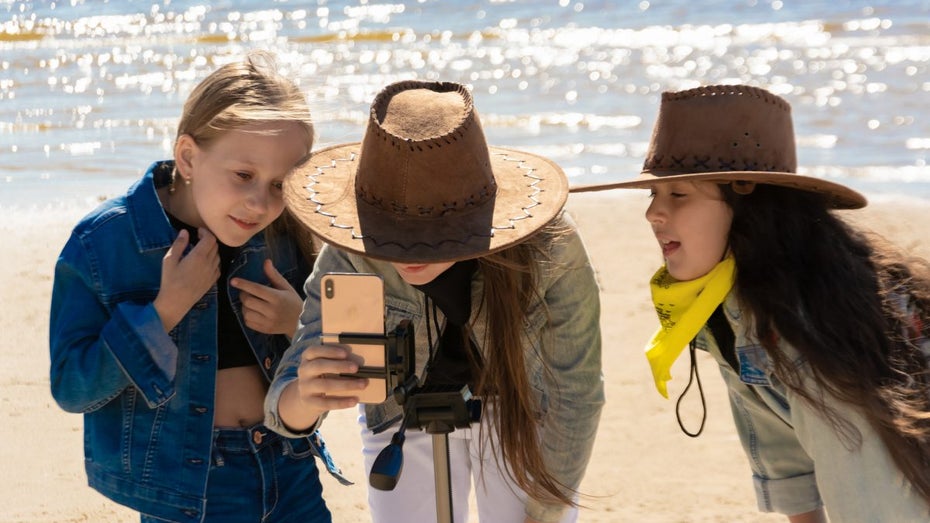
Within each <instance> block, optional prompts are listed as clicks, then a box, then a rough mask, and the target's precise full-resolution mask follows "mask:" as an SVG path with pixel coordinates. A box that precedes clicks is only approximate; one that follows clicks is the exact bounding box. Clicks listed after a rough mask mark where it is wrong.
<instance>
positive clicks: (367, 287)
mask: <svg viewBox="0 0 930 523" xmlns="http://www.w3.org/2000/svg"><path fill="white" fill-rule="evenodd" d="M320 315H321V319H322V335H321V340H322V342H323V343H324V344H339V345H342V346H345V347H347V348H348V349H349V351H350V352H351V354H350V355H349V358H350V359H352V360H353V361H355V362H356V363H357V364H358V367H359V371H358V372H356V373H352V374H339V376H341V377H345V378H360V377H363V378H368V386H367V387H365V389H363V390H361V391H358V392H357V393H353V394H349V393H346V394H341V395H335V394H334V395H332V396H356V397H358V399H359V402H361V403H381V402H382V401H384V400H385V399H387V394H388V392H387V372H388V370H387V368H386V365H385V351H386V349H385V345H384V339H385V336H384V334H385V333H384V282H383V280H382V279H381V277H380V276H378V275H377V274H363V273H327V274H324V275H323V278H322V279H321V281H320Z"/></svg>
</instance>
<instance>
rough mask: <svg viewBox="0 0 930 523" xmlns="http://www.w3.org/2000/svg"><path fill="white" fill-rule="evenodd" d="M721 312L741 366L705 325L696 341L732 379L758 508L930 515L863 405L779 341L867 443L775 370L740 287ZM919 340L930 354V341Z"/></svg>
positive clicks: (900, 518) (833, 516) (807, 381)
mask: <svg viewBox="0 0 930 523" xmlns="http://www.w3.org/2000/svg"><path fill="white" fill-rule="evenodd" d="M902 305H904V306H907V305H906V304H904V303H902ZM724 312H725V314H726V317H727V320H728V321H729V322H730V325H731V327H732V328H733V332H734V335H735V337H736V341H735V347H736V357H737V362H738V369H739V370H738V371H737V370H734V369H733V368H732V367H731V366H730V365H729V364H728V363H727V362H726V360H725V359H724V357H723V355H722V354H721V352H720V349H719V348H718V347H717V344H716V342H715V341H714V338H713V335H712V334H711V332H710V331H709V329H707V328H706V327H705V328H704V330H702V331H701V333H700V334H699V335H698V337H697V340H696V343H697V346H698V347H699V348H702V349H705V350H708V351H709V352H710V353H711V354H712V355H713V356H714V359H716V361H717V363H718V364H719V367H720V372H721V374H722V375H723V378H724V381H725V382H726V384H727V389H728V391H729V398H730V407H731V410H732V413H733V418H734V420H735V422H736V428H737V432H738V433H739V437H740V441H741V442H742V444H743V448H744V450H745V452H746V456H747V457H748V458H749V464H750V467H751V469H752V476H753V482H754V484H755V491H756V498H757V500H758V504H759V510H761V511H763V512H780V513H783V514H787V515H792V514H799V513H803V512H808V511H811V510H814V509H817V508H818V507H820V506H822V505H825V506H826V509H827V513H828V515H829V517H830V521H831V522H833V523H843V522H850V523H869V522H874V523H884V522H889V521H894V522H895V523H910V522H915V523H916V522H918V521H919V522H926V521H930V512H928V510H930V509H928V507H927V504H926V502H925V501H924V500H923V498H922V497H921V496H920V495H919V494H917V493H916V492H915V490H914V489H913V488H912V487H911V486H910V485H909V484H907V482H906V481H905V478H904V475H903V474H901V472H900V471H899V469H898V467H897V466H896V465H895V464H894V463H893V462H892V460H891V456H890V455H889V454H888V452H887V449H886V448H885V446H884V444H883V443H882V442H881V439H880V438H879V436H878V435H877V434H876V433H875V431H874V430H873V429H872V427H871V426H870V425H869V423H868V422H867V421H866V420H865V419H864V417H863V416H862V415H861V414H860V413H859V411H858V410H857V409H855V408H853V407H852V406H851V405H849V404H847V403H844V402H841V401H839V400H837V399H830V398H829V396H828V395H827V393H826V392H824V391H822V390H817V389H815V387H816V385H815V384H814V381H813V380H812V379H811V374H810V369H809V365H808V364H807V363H806V362H805V360H804V359H803V358H802V357H800V356H799V355H798V353H797V351H796V350H795V349H794V348H793V347H791V346H790V345H788V344H787V343H785V342H784V341H782V342H780V343H779V350H781V351H783V352H784V353H785V354H787V355H788V356H789V357H790V358H792V359H793V360H794V361H795V362H796V365H798V366H799V367H800V368H801V373H802V376H803V380H804V381H803V384H804V386H805V387H806V388H807V389H808V390H810V391H813V394H815V395H817V396H822V397H825V398H826V399H827V405H828V406H829V407H830V408H832V409H835V411H836V413H837V414H839V415H840V416H842V418H843V419H845V420H847V421H848V422H849V423H850V424H851V425H852V427H854V428H855V429H856V430H858V431H859V433H860V434H861V435H862V444H861V445H860V446H856V445H855V444H854V442H852V441H846V440H844V439H843V438H841V437H840V436H839V435H838V433H837V431H836V428H834V426H833V425H832V424H831V423H830V421H829V420H827V419H825V418H824V417H823V415H822V414H820V413H819V412H817V411H816V410H814V409H813V408H811V406H810V405H809V404H808V403H807V402H806V401H805V400H804V399H803V398H801V397H800V396H799V395H798V394H797V393H795V392H793V391H791V390H789V389H788V388H787V387H786V386H785V385H784V384H783V383H782V382H781V381H779V379H778V378H777V377H776V376H775V374H774V368H773V365H772V363H771V362H770V361H769V358H768V356H767V354H766V352H765V350H764V349H763V348H762V346H761V344H760V343H759V342H758V340H757V339H756V338H755V334H754V329H755V327H754V325H753V321H752V318H751V317H750V316H749V314H748V313H747V312H746V311H743V310H742V309H741V308H740V305H739V302H738V300H737V299H736V297H735V292H731V293H730V295H729V296H728V297H727V299H726V301H725V302H724ZM918 343H919V344H920V346H921V347H923V349H924V352H925V353H926V354H928V356H930V340H928V339H922V340H920V341H919V342H918ZM815 464H816V466H815Z"/></svg>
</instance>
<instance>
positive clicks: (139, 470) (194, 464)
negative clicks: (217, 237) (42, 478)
mask: <svg viewBox="0 0 930 523" xmlns="http://www.w3.org/2000/svg"><path fill="white" fill-rule="evenodd" d="M172 167H173V165H172V162H157V163H155V164H153V165H152V166H151V167H150V168H149V170H148V172H147V173H146V174H145V176H144V177H143V178H142V179H141V180H139V181H138V182H136V183H135V184H134V185H133V186H132V187H131V188H130V189H129V191H128V192H127V193H126V194H125V195H123V196H120V197H118V198H114V199H111V200H109V201H107V202H104V203H103V204H101V205H100V206H99V207H98V208H97V209H95V210H94V211H93V212H91V213H90V214H89V215H87V216H86V217H84V218H83V219H82V220H81V221H80V222H79V223H78V224H77V225H76V226H75V228H74V230H73V232H72V234H71V237H70V238H69V240H68V242H67V243H66V245H65V246H64V249H63V250H62V252H61V255H60V257H59V259H58V262H57V264H56V267H55V282H54V288H53V290H52V304H51V317H50V322H49V323H50V349H51V389H52V395H53V396H54V398H55V401H57V402H58V404H59V405H60V406H61V408H63V409H64V410H66V411H68V412H75V413H78V412H80V413H83V414H84V453H85V468H86V471H87V478H88V483H89V484H90V486H91V487H93V488H94V489H96V490H98V491H100V492H101V493H102V494H103V495H105V496H107V497H109V498H111V499H112V500H114V501H116V502H118V503H121V504H123V505H127V506H129V507H131V508H133V509H135V510H138V511H140V512H143V513H145V514H149V515H153V516H156V517H160V518H165V519H170V520H172V521H190V522H195V521H200V520H201V519H202V516H203V509H204V503H205V502H204V494H205V489H206V482H207V473H208V470H209V466H210V455H211V440H212V436H213V409H214V392H215V381H216V362H217V341H216V324H217V292H216V286H215V285H214V287H213V288H212V289H211V290H210V291H208V292H207V293H206V294H205V295H204V296H203V297H202V298H201V299H200V301H198V302H197V303H196V304H195V305H194V306H193V307H192V308H191V310H190V311H189V312H188V313H187V315H185V316H184V318H183V320H182V321H181V322H180V323H179V324H178V325H177V326H176V327H175V328H174V329H173V330H172V331H171V332H170V333H166V332H165V330H164V328H163V327H162V323H161V320H160V319H159V316H158V314H157V313H156V312H155V308H154V306H153V300H154V299H155V296H156V295H157V293H158V290H159V287H160V282H161V268H162V259H163V258H164V256H165V254H166V252H167V250H168V247H170V246H171V244H172V242H173V241H174V240H175V238H176V237H177V231H175V229H174V228H173V227H172V226H171V225H170V223H169V222H168V218H167V216H166V215H165V213H164V211H163V210H162V207H161V204H160V203H159V200H158V196H157V194H156V187H157V186H158V187H160V186H162V185H163V184H165V183H167V177H168V176H169V175H170V173H171V170H172ZM276 245H278V247H277V249H278V251H279V252H276V253H274V256H272V259H273V260H274V261H275V266H276V268H277V269H278V270H279V271H280V273H281V274H282V275H283V276H284V278H286V279H287V280H288V281H289V282H290V283H291V285H293V286H294V288H295V289H298V290H299V289H301V285H302V283H303V281H304V278H305V277H306V275H307V273H308V272H309V270H308V268H307V264H306V263H304V262H303V258H302V257H301V256H300V254H299V251H298V249H297V247H296V246H295V245H293V243H292V242H287V241H279V242H276ZM266 257H268V253H267V248H266V244H265V241H264V235H263V234H258V235H256V236H254V237H253V238H252V239H251V240H249V242H248V243H246V244H245V245H244V246H243V247H242V249H241V253H240V254H239V256H238V258H237V259H236V260H235V261H234V264H233V268H232V270H231V274H230V278H232V277H234V276H237V277H242V278H246V279H249V280H252V281H256V282H259V283H263V284H265V285H267V284H268V279H267V277H266V276H265V274H264V271H263V269H262V263H263V261H264V259H265V258H266ZM222 284H228V282H222ZM229 296H230V299H231V300H232V304H233V310H235V312H236V315H237V316H239V321H240V323H242V321H243V320H242V312H241V302H240V300H239V291H238V290H237V289H234V288H232V287H230V288H229ZM243 324H244V323H243ZM245 333H246V337H247V338H248V340H249V343H250V345H251V346H252V350H253V351H254V353H255V358H256V361H257V362H258V363H259V366H260V368H261V369H262V370H263V371H264V373H265V376H266V378H267V379H268V380H269V382H270V380H271V377H272V376H273V373H274V371H275V369H276V368H277V366H278V363H280V361H281V355H282V354H283V352H284V350H285V349H286V348H287V347H288V345H289V340H288V339H287V337H286V336H282V335H267V334H261V333H258V332H255V331H253V330H251V329H245Z"/></svg>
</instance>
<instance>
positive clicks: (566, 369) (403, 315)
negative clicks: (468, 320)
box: [265, 216, 604, 522]
mask: <svg viewBox="0 0 930 523" xmlns="http://www.w3.org/2000/svg"><path fill="white" fill-rule="evenodd" d="M564 223H565V224H566V225H567V226H569V227H568V228H569V231H570V232H569V233H568V234H567V235H566V236H565V237H564V238H562V239H560V240H559V241H557V242H554V243H553V244H552V245H551V246H550V252H549V253H548V254H549V259H548V260H546V261H543V262H542V270H541V275H540V281H539V282H538V290H539V296H542V297H543V298H544V300H545V304H543V303H541V302H537V303H534V304H533V305H532V307H531V309H530V313H529V316H528V318H527V320H526V321H527V323H526V324H525V325H523V326H522V328H523V329H525V331H526V332H527V333H528V334H529V339H530V343H528V344H527V345H526V348H525V350H524V355H525V358H526V364H527V369H526V371H527V374H528V376H529V377H530V382H531V385H532V387H533V389H534V391H535V393H536V404H537V405H538V406H539V415H540V417H541V418H542V419H543V420H544V421H543V429H542V444H543V456H544V459H545V462H546V465H547V467H549V470H550V471H551V472H552V473H553V474H554V476H555V477H556V479H558V480H559V481H560V482H562V483H563V484H564V485H567V486H569V487H572V488H577V487H578V485H579V483H580V482H581V479H582V477H583V475H584V471H585V469H586V467H587V464H588V460H589V459H590V457H591V449H592V446H593V444H594V436H595V433H596V431H597V425H598V421H599V418H600V411H601V406H602V405H603V403H604V387H603V379H602V376H601V336H600V326H599V318H600V302H599V296H598V287H597V283H596V281H595V276H594V271H593V269H592V267H591V264H590V262H589V260H588V256H587V252H586V251H585V248H584V245H583V244H582V241H581V238H580V236H578V234H577V231H576V230H575V228H574V224H573V223H572V222H571V221H570V220H569V219H568V217H567V216H566V217H565V218H564ZM328 272H365V273H376V274H379V275H381V276H382V278H383V279H384V286H385V306H386V320H385V321H386V325H387V327H388V328H393V327H395V326H396V325H397V324H398V323H399V322H400V321H401V320H403V319H411V320H412V321H413V323H414V332H415V335H416V364H417V376H420V377H422V376H423V374H422V370H423V366H424V365H425V363H426V361H427V358H428V346H427V339H426V321H425V316H424V311H423V294H422V293H421V292H419V291H417V290H416V289H414V288H413V287H411V286H410V285H408V284H407V283H405V282H404V281H403V280H402V279H401V278H400V276H399V275H398V274H397V272H396V271H395V270H394V269H393V267H392V266H391V265H390V264H389V263H387V262H382V261H376V260H371V259H368V258H364V257H361V256H357V255H354V254H349V253H346V252H343V251H341V250H338V249H334V248H331V247H329V246H326V247H324V248H323V250H322V251H321V252H320V255H319V257H318V258H317V262H316V266H315V268H314V270H313V274H311V276H310V278H309V279H308V280H307V284H306V286H305V289H304V291H305V292H306V294H307V297H308V298H307V300H306V302H305V303H304V312H303V314H302V315H301V318H300V321H301V325H300V328H299V330H298V333H297V336H296V337H295V342H294V344H293V345H292V347H291V348H290V349H289V350H288V352H287V353H286V354H285V356H284V362H283V363H282V364H281V366H280V367H279V368H278V373H277V375H276V376H275V380H274V382H273V383H272V385H271V390H270V391H269V393H268V395H267V398H266V404H265V410H266V419H265V424H266V425H267V426H269V427H271V428H272V429H273V430H276V431H278V432H280V433H281V434H284V435H293V433H291V432H290V431H288V430H287V428H286V427H285V426H284V425H283V424H282V423H281V422H280V420H279V418H278V411H277V406H278V400H279V398H280V395H281V392H282V391H283V390H284V388H285V387H286V386H287V385H288V384H290V383H291V382H293V381H294V380H295V379H296V376H297V366H298V364H299V362H300V354H301V352H302V351H303V349H304V348H305V347H307V346H309V345H314V344H319V343H320V279H321V277H322V276H323V275H324V274H325V273H328ZM481 295H482V280H481V278H480V276H479V275H476V277H475V279H474V280H473V282H472V296H473V303H474V304H476V306H474V307H473V309H479V307H478V306H477V304H478V303H480V301H479V300H480V297H481ZM441 319H442V318H441V313H440V320H441ZM472 325H473V328H474V332H475V338H476V339H477V340H483V339H484V334H485V332H486V329H487V323H486V319H485V318H483V317H481V316H478V315H476V314H475V313H473V316H472ZM434 336H435V333H434ZM546 368H548V371H550V372H551V374H548V375H547V370H546ZM365 414H366V417H367V420H368V426H369V428H370V429H371V430H372V431H374V432H380V431H383V430H385V429H387V428H388V427H389V426H390V425H391V424H393V423H396V422H397V421H398V420H399V419H400V417H401V415H402V410H401V407H400V406H398V405H397V403H396V402H395V401H394V399H393V398H390V399H388V400H387V401H385V402H384V403H381V404H378V405H367V406H366V413H365ZM562 510H563V507H561V506H547V505H543V504H541V503H539V502H537V501H535V500H530V501H529V502H528V506H527V514H528V515H530V516H531V517H534V518H535V519H537V520H539V521H543V522H546V521H554V520H557V519H558V515H559V514H561V512H562Z"/></svg>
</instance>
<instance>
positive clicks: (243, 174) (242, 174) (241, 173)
mask: <svg viewBox="0 0 930 523" xmlns="http://www.w3.org/2000/svg"><path fill="white" fill-rule="evenodd" d="M236 176H238V177H239V178H241V179H243V180H251V179H252V173H247V172H245V171H236Z"/></svg>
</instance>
